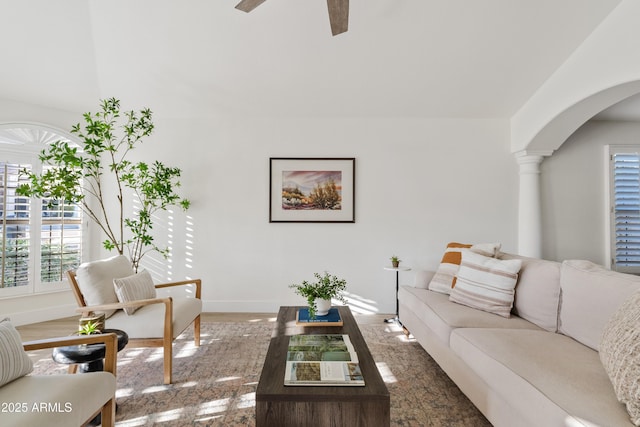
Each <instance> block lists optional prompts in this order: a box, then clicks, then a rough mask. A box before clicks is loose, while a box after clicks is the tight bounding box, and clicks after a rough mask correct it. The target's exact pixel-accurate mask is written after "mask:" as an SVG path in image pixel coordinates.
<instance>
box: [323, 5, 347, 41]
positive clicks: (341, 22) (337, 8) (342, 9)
mask: <svg viewBox="0 0 640 427" xmlns="http://www.w3.org/2000/svg"><path fill="white" fill-rule="evenodd" d="M327 9H329V22H330V23H331V34H333V35H334V36H337V35H338V34H342V33H345V32H346V31H347V30H348V29H349V0H327Z"/></svg>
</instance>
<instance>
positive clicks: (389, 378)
mask: <svg viewBox="0 0 640 427" xmlns="http://www.w3.org/2000/svg"><path fill="white" fill-rule="evenodd" d="M376 366H377V367H378V372H380V376H381V377H382V380H383V381H384V382H385V383H387V384H393V383H397V382H398V379H397V378H396V376H395V375H393V372H391V369H389V366H388V365H387V364H386V363H384V362H377V363H376Z"/></svg>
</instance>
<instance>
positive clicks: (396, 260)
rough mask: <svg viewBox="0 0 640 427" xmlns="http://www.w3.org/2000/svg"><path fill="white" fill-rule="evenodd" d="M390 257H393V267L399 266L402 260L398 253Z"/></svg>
mask: <svg viewBox="0 0 640 427" xmlns="http://www.w3.org/2000/svg"><path fill="white" fill-rule="evenodd" d="M390 259H391V266H392V267H393V268H398V266H399V265H400V261H402V260H401V259H400V258H398V257H397V256H396V255H394V256H392V257H391V258H390Z"/></svg>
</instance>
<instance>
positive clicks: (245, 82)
mask: <svg viewBox="0 0 640 427" xmlns="http://www.w3.org/2000/svg"><path fill="white" fill-rule="evenodd" d="M237 1H238V0H181V1H178V0H135V1H133V0H102V1H99V0H56V1H51V0H0V51H1V53H2V55H1V57H0V58H2V59H1V61H2V62H1V63H0V64H1V65H0V98H5V99H9V100H18V101H24V102H28V103H35V104H39V105H45V106H51V107H56V108H60V109H65V110H71V111H87V110H89V109H92V110H94V109H95V107H96V106H97V99H98V98H105V97H111V96H114V97H117V98H120V99H121V100H122V102H123V106H125V107H126V108H138V107H141V106H148V107H150V108H151V109H152V110H153V111H154V112H155V113H156V115H170V116H175V117H181V116H185V117H188V116H193V115H197V114H202V115H210V114H233V115H267V116H270V115H280V116H311V117H318V116H320V117H322V116H340V117H354V116H376V117H461V118H485V117H498V118H500V117H503V118H508V117H511V116H512V115H513V114H514V113H515V112H516V111H517V110H518V109H519V108H520V107H521V106H522V105H523V104H524V103H525V102H526V100H527V99H528V98H529V97H531V95H532V94H533V93H534V92H535V90H536V88H538V87H539V86H540V85H541V84H542V83H543V82H544V81H545V80H546V79H547V78H548V77H549V76H550V75H551V74H552V73H553V72H554V70H556V69H557V68H558V67H559V66H560V65H561V64H562V63H563V61H564V60H565V59H566V58H567V57H568V56H569V55H570V54H571V53H572V52H573V51H574V50H575V49H576V47H577V46H578V45H579V44H580V43H581V42H582V41H583V40H584V39H585V38H586V37H588V35H589V34H590V33H591V32H592V31H593V30H594V28H595V27H597V25H598V24H599V23H600V22H601V21H602V20H603V19H604V18H605V17H606V16H607V15H608V13H609V12H610V11H611V10H612V9H613V8H614V7H615V6H616V5H617V4H618V3H620V0H535V1H534V0H351V1H350V4H351V9H350V22H349V31H348V32H347V33H344V34H342V35H339V36H336V37H332V36H331V32H330V28H329V21H328V14H327V10H326V2H325V1H324V0H268V1H266V2H265V3H264V4H262V5H261V6H259V7H258V8H257V9H255V10H254V11H253V12H251V13H249V14H246V13H244V12H240V11H238V10H236V9H235V8H234V6H235V4H236V3H237Z"/></svg>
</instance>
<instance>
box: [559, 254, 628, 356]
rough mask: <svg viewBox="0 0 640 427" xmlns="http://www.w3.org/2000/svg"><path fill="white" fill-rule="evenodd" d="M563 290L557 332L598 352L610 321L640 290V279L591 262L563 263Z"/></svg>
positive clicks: (561, 276) (561, 285) (561, 281)
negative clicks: (624, 303) (603, 333)
mask: <svg viewBox="0 0 640 427" xmlns="http://www.w3.org/2000/svg"><path fill="white" fill-rule="evenodd" d="M560 289H561V295H560V317H559V324H558V331H559V332H560V333H562V334H564V335H568V336H570V337H571V338H573V339H575V340H576V341H579V342H581V343H582V344H584V345H586V346H588V347H591V348H593V349H594V350H599V343H600V338H601V337H602V331H603V330H604V327H605V325H606V324H607V321H608V320H609V318H610V317H611V316H612V315H613V313H614V312H615V311H616V310H617V309H618V307H620V305H621V304H622V303H623V302H624V301H626V300H627V299H628V298H629V297H630V296H631V295H632V294H633V293H634V292H635V291H637V290H638V289H640V277H638V276H634V275H631V274H624V273H618V272H616V271H611V270H607V269H606V268H604V267H602V266H600V265H597V264H594V263H592V262H590V261H585V260H568V261H564V262H563V263H562V268H561V272H560Z"/></svg>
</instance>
